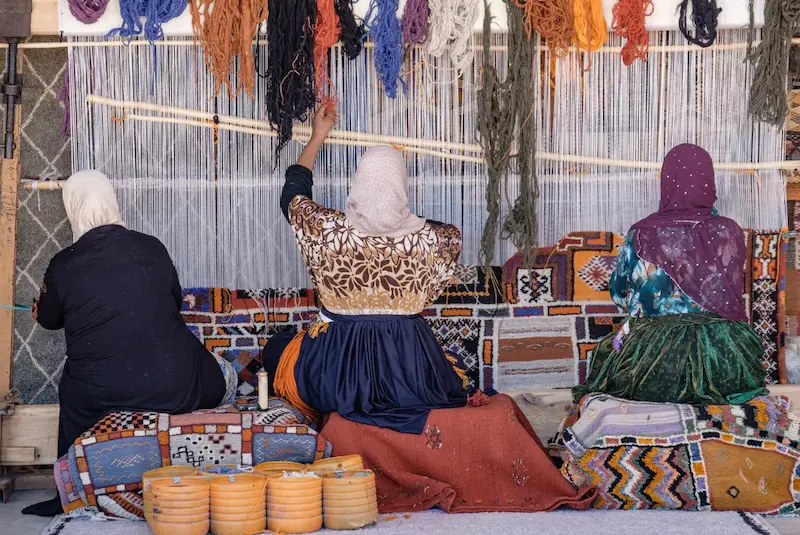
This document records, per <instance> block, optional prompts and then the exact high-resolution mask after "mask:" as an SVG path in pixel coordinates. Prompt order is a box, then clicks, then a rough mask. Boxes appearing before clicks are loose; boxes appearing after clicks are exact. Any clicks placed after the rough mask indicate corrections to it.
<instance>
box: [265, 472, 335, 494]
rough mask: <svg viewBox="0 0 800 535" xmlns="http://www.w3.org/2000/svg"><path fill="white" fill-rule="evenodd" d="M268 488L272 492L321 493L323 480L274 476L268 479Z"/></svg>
mask: <svg viewBox="0 0 800 535" xmlns="http://www.w3.org/2000/svg"><path fill="white" fill-rule="evenodd" d="M267 488H268V489H269V490H270V491H272V492H280V491H284V490H286V491H312V492H313V491H319V490H322V479H321V478H319V477H313V476H306V477H298V476H291V475H287V476H272V477H269V478H268V479H267Z"/></svg>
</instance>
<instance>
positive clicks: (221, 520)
mask: <svg viewBox="0 0 800 535" xmlns="http://www.w3.org/2000/svg"><path fill="white" fill-rule="evenodd" d="M210 483H211V533H213V534H214V535H246V534H248V533H258V532H259V531H264V529H265V528H266V527H267V517H266V511H267V509H266V488H267V479H266V478H265V477H264V476H261V475H257V474H231V475H228V476H226V477H215V478H213V479H212V480H211V482H210Z"/></svg>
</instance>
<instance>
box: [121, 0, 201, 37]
mask: <svg viewBox="0 0 800 535" xmlns="http://www.w3.org/2000/svg"><path fill="white" fill-rule="evenodd" d="M186 5H187V1H186V0H119V11H120V15H121V16H122V26H120V27H119V28H114V29H113V30H111V31H110V32H108V33H107V34H106V37H116V36H119V37H125V38H128V39H130V38H133V37H136V36H137V35H141V34H142V32H144V37H145V39H147V40H148V41H150V42H152V41H157V40H159V39H163V38H164V30H162V28H161V26H162V25H163V24H166V23H167V22H169V21H171V20H172V19H174V18H176V17H179V16H180V15H181V14H182V13H183V11H184V10H185V9H186ZM143 17H144V19H145V21H144V24H142V18H143Z"/></svg>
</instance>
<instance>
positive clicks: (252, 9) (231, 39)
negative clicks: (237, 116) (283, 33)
mask: <svg viewBox="0 0 800 535" xmlns="http://www.w3.org/2000/svg"><path fill="white" fill-rule="evenodd" d="M189 9H190V11H191V14H192V29H193V31H194V35H195V39H196V40H198V41H199V42H200V45H201V46H202V48H203V59H204V61H205V64H206V68H208V70H209V72H211V74H213V75H214V93H215V94H216V93H218V92H219V90H220V88H221V87H222V85H223V84H224V85H225V86H226V87H227V89H228V96H229V97H231V98H235V97H236V96H237V94H238V93H239V91H240V90H244V92H245V93H246V94H247V95H249V96H250V97H252V96H253V91H254V88H255V64H254V61H253V45H252V42H253V38H254V37H256V32H258V28H259V25H260V24H261V23H262V22H264V21H265V20H266V19H267V0H244V1H242V2H238V1H234V0H189ZM236 56H238V57H239V76H238V81H239V83H238V85H237V87H233V85H232V84H231V77H230V74H231V70H232V69H233V65H234V57H236Z"/></svg>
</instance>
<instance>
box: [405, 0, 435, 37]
mask: <svg viewBox="0 0 800 535" xmlns="http://www.w3.org/2000/svg"><path fill="white" fill-rule="evenodd" d="M430 14H431V10H430V7H429V6H428V0H408V3H407V4H406V9H405V11H403V24H402V26H403V42H404V43H405V44H406V46H414V45H421V44H422V43H424V42H425V40H426V39H428V28H429V25H428V17H429V16H430Z"/></svg>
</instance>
